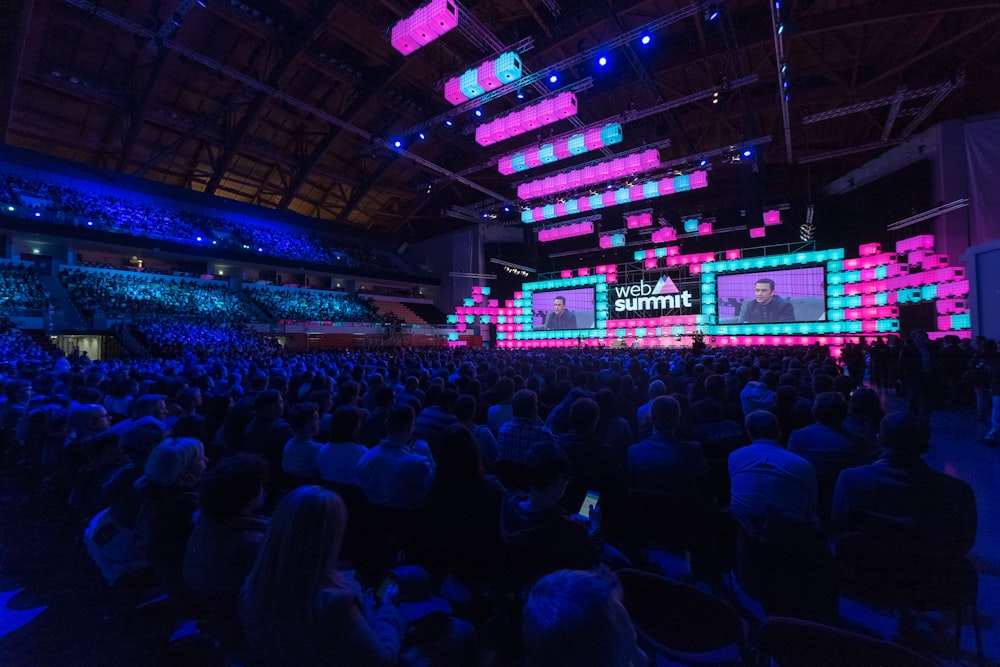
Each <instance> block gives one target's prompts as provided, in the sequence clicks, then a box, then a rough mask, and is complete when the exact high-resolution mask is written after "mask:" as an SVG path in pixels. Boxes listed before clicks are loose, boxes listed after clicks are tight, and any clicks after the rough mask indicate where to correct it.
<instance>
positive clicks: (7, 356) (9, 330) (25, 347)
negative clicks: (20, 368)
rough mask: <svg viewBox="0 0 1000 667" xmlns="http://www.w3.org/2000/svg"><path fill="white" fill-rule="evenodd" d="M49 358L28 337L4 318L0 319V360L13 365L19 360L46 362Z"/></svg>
mask: <svg viewBox="0 0 1000 667" xmlns="http://www.w3.org/2000/svg"><path fill="white" fill-rule="evenodd" d="M48 359H49V357H48V355H47V354H45V352H44V351H43V350H42V348H40V347H38V344H37V343H36V342H35V341H33V340H32V339H31V337H30V336H28V335H27V334H25V333H24V332H23V331H21V330H20V329H18V328H17V327H16V326H14V324H13V323H12V322H11V321H10V320H8V319H7V318H6V317H0V360H3V362H4V363H10V364H15V363H16V362H17V361H19V360H23V361H38V360H48Z"/></svg>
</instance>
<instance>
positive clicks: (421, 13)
mask: <svg viewBox="0 0 1000 667" xmlns="http://www.w3.org/2000/svg"><path fill="white" fill-rule="evenodd" d="M435 28H436V25H435V23H434V18H433V17H432V16H431V13H430V7H429V6H428V7H421V8H419V9H418V10H417V11H415V12H413V16H411V17H410V37H412V38H413V39H414V40H416V41H417V43H418V44H420V45H421V46H424V45H427V44H430V43H431V42H433V41H434V40H435V39H437V38H438V33H437V31H436V30H435Z"/></svg>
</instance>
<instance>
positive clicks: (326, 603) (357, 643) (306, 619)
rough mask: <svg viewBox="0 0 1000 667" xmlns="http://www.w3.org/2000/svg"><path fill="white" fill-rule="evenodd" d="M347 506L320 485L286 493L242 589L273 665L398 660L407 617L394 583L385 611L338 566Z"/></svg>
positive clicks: (254, 641) (250, 630)
mask: <svg viewBox="0 0 1000 667" xmlns="http://www.w3.org/2000/svg"><path fill="white" fill-rule="evenodd" d="M346 523H347V509H346V507H345V506H344V503H343V501H342V500H341V499H340V497H339V496H338V495H337V494H336V493H334V492H332V491H328V490H326V489H323V488H320V487H318V486H301V487H299V488H297V489H295V490H293V491H292V492H290V493H289V494H288V495H287V496H285V497H284V498H283V499H282V500H281V502H280V503H278V507H277V509H275V511H274V516H273V517H272V518H271V523H270V526H269V527H268V531H267V534H266V536H265V537H264V543H263V545H261V548H260V552H259V553H258V554H257V560H256V562H255V563H254V566H253V569H252V570H251V571H250V574H249V575H248V576H247V579H246V582H245V583H244V584H243V590H242V592H241V594H240V619H241V620H242V623H243V629H244V631H245V633H246V637H247V641H248V642H249V643H250V646H251V648H252V649H253V650H254V651H255V652H256V653H258V654H259V655H260V656H261V657H262V658H263V659H264V661H265V662H266V663H267V664H281V665H331V666H332V665H372V666H377V665H386V666H388V665H396V664H398V662H399V659H400V654H401V650H402V645H403V638H404V636H405V634H406V620H405V618H404V617H403V615H402V614H401V613H400V610H399V607H398V605H397V602H396V598H397V595H398V588H397V587H396V585H395V584H394V583H393V582H391V581H390V582H388V583H387V584H386V586H385V588H384V589H383V593H382V597H381V599H380V604H379V605H378V608H377V609H375V608H374V605H371V604H366V602H365V595H364V593H363V592H362V590H361V588H360V587H359V586H357V585H356V584H355V583H353V582H351V581H350V580H349V578H348V577H347V576H345V575H343V574H342V573H341V572H339V571H338V570H337V560H338V559H339V557H340V550H341V545H342V544H343V540H344V528H345V527H346Z"/></svg>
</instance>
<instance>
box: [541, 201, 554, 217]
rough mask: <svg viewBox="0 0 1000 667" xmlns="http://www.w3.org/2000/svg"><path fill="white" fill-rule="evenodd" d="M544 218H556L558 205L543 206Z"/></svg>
mask: <svg viewBox="0 0 1000 667" xmlns="http://www.w3.org/2000/svg"><path fill="white" fill-rule="evenodd" d="M542 217H544V218H545V219H546V220H549V219H551V218H554V217H556V205H555V204H546V205H545V206H543V207H542Z"/></svg>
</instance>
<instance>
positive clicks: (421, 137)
mask: <svg viewBox="0 0 1000 667" xmlns="http://www.w3.org/2000/svg"><path fill="white" fill-rule="evenodd" d="M417 138H418V139H420V140H421V141H423V140H424V139H426V138H427V135H426V134H424V133H423V132H420V133H418V134H417Z"/></svg>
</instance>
